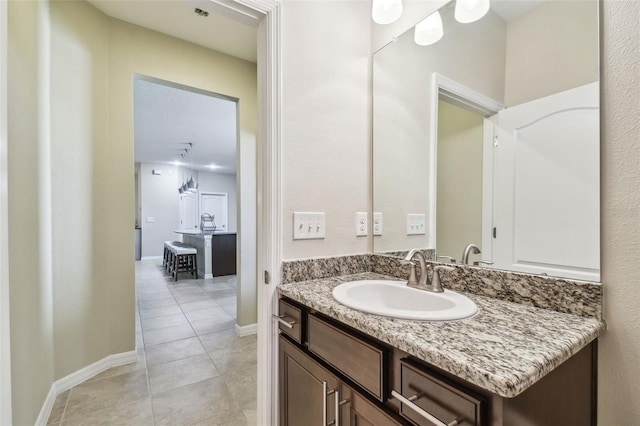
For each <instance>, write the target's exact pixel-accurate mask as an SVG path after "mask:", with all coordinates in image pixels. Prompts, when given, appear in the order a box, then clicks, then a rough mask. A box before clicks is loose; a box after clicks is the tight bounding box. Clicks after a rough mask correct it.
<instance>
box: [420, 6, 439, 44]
mask: <svg viewBox="0 0 640 426" xmlns="http://www.w3.org/2000/svg"><path fill="white" fill-rule="evenodd" d="M443 35H444V29H443V27H442V17H441V16H440V12H438V11H435V12H433V13H432V14H431V15H429V16H427V17H426V18H425V19H423V20H422V21H420V23H418V25H416V27H415V29H414V33H413V40H414V41H415V42H416V44H418V45H420V46H429V45H430V44H433V43H436V42H437V41H438V40H440V39H441V38H442V36H443Z"/></svg>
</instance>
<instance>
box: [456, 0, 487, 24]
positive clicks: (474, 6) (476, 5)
mask: <svg viewBox="0 0 640 426" xmlns="http://www.w3.org/2000/svg"><path fill="white" fill-rule="evenodd" d="M488 11H489V0H456V9H455V13H454V16H455V18H456V21H458V22H460V23H461V24H469V23H471V22H475V21H477V20H478V19H480V18H482V17H483V16H484V15H486V14H487V12H488Z"/></svg>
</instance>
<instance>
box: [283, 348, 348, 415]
mask: <svg viewBox="0 0 640 426" xmlns="http://www.w3.org/2000/svg"><path fill="white" fill-rule="evenodd" d="M279 340H280V349H279V353H280V424H281V425H282V426H316V425H317V426H328V425H329V424H335V420H336V409H335V408H336V406H337V405H338V403H339V402H340V400H339V398H340V395H339V393H340V392H339V388H338V386H339V381H338V378H337V377H336V376H334V375H333V374H331V372H329V371H328V370H327V369H325V368H323V367H322V366H321V365H320V364H319V363H317V362H315V361H314V360H313V359H311V358H310V357H309V356H308V355H307V354H305V353H304V352H302V351H301V350H300V349H298V348H297V347H295V346H294V345H293V344H292V343H290V342H289V341H288V340H287V339H286V338H285V337H283V336H280V339H279Z"/></svg>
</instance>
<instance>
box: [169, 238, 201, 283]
mask: <svg viewBox="0 0 640 426" xmlns="http://www.w3.org/2000/svg"><path fill="white" fill-rule="evenodd" d="M175 243H176V241H174V242H173V243H172V244H170V245H169V252H170V253H169V272H170V273H171V275H172V276H173V278H174V281H178V273H180V272H191V275H193V276H195V277H196V279H198V250H197V249H195V248H194V247H189V246H185V245H184V244H182V243H178V244H175Z"/></svg>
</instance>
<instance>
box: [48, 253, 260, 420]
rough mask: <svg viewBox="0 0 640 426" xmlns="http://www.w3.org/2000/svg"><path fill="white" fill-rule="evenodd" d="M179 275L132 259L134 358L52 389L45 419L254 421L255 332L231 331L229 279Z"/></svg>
mask: <svg viewBox="0 0 640 426" xmlns="http://www.w3.org/2000/svg"><path fill="white" fill-rule="evenodd" d="M187 277H188V276H187V275H186V274H181V278H180V279H179V280H178V281H177V282H174V281H172V280H171V279H170V278H169V276H168V275H167V274H166V273H165V272H164V269H163V268H162V266H161V261H160V260H153V261H139V262H136V294H137V305H136V307H137V309H136V347H137V348H138V361H137V362H136V363H135V364H128V365H124V366H120V367H116V368H112V369H109V370H107V371H104V372H103V373H101V374H99V375H97V376H95V377H93V378H92V379H90V380H88V381H87V382H84V383H82V384H80V385H78V386H76V387H74V388H72V389H70V390H68V391H66V392H64V393H62V394H60V395H59V396H58V398H57V399H56V402H55V405H54V407H53V410H52V412H51V415H50V417H49V422H48V424H49V425H60V426H70V425H136V426H137V425H230V426H233V425H255V424H256V336H255V335H252V336H247V337H238V336H236V334H235V317H236V277H235V276H225V277H216V278H213V279H206V280H202V279H200V280H192V279H187Z"/></svg>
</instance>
